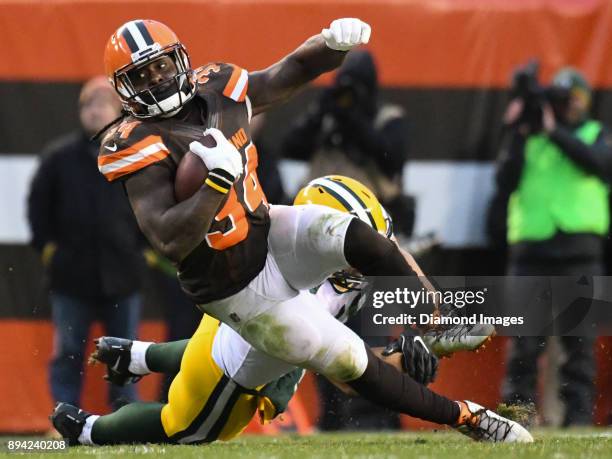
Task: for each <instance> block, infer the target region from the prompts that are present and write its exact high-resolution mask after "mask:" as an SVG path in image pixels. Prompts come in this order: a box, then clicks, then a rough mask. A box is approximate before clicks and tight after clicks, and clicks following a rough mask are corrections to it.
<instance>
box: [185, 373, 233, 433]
mask: <svg viewBox="0 0 612 459" xmlns="http://www.w3.org/2000/svg"><path fill="white" fill-rule="evenodd" d="M235 388H236V383H235V382H234V381H232V380H231V379H230V380H229V381H228V382H227V384H226V385H225V387H224V388H223V390H222V391H221V394H220V395H219V398H218V399H217V401H216V402H215V406H214V407H213V409H212V410H211V412H210V414H209V415H208V416H207V417H206V420H205V421H204V422H203V423H202V425H201V426H200V427H198V430H197V431H196V432H195V433H194V434H191V435H189V436H188V437H183V438H181V439H180V440H179V443H191V442H194V441H198V440H204V439H205V438H206V436H207V435H208V433H209V432H210V429H212V427H213V426H214V425H215V422H217V420H218V419H219V417H220V416H221V414H222V413H223V409H224V408H225V407H226V405H227V402H228V400H229V398H230V397H231V395H232V393H233V392H234V389H235Z"/></svg>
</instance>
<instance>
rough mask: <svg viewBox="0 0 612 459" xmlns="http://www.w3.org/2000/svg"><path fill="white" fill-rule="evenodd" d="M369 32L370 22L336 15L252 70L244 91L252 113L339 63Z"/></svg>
mask: <svg viewBox="0 0 612 459" xmlns="http://www.w3.org/2000/svg"><path fill="white" fill-rule="evenodd" d="M370 33H371V29H370V26H369V25H368V24H366V23H365V22H363V21H361V20H359V19H356V18H343V19H336V20H335V21H333V22H332V23H331V24H330V26H329V28H328V29H323V30H322V31H321V33H320V34H319V35H315V36H314V37H311V38H309V39H308V40H306V41H305V42H304V43H303V44H302V45H301V46H300V47H299V48H297V49H296V50H295V51H293V52H292V53H291V54H289V55H288V56H286V57H284V58H283V59H282V60H280V61H279V62H277V63H275V64H273V65H271V66H270V67H268V68H267V69H265V70H259V71H255V72H251V73H250V74H249V89H248V91H247V94H248V96H249V99H250V100H251V104H252V106H253V113H254V114H257V113H260V112H263V111H265V110H267V109H268V108H270V107H272V106H274V105H276V104H279V103H282V102H284V101H286V100H287V99H288V98H289V97H291V96H292V95H293V94H294V93H295V92H296V91H297V90H299V89H300V88H301V87H302V86H304V85H305V84H306V83H308V82H310V81H312V80H314V79H315V78H317V77H318V76H319V75H321V74H323V73H325V72H329V71H330V70H333V69H335V68H337V67H339V66H340V64H342V61H343V60H344V57H345V56H346V52H347V51H349V50H350V49H352V48H354V47H355V46H359V45H362V44H366V43H368V41H369V40H370Z"/></svg>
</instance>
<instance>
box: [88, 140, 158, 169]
mask: <svg viewBox="0 0 612 459" xmlns="http://www.w3.org/2000/svg"><path fill="white" fill-rule="evenodd" d="M156 143H163V142H162V139H161V137H160V136H158V135H149V136H147V137H145V138H144V139H142V140H139V141H138V142H136V143H135V144H133V145H130V146H129V147H127V148H125V149H124V150H120V151H118V152H116V153H111V154H109V155H104V156H99V157H98V166H104V165H105V164H110V163H114V162H115V161H117V160H120V159H123V158H125V157H128V156H131V155H133V154H134V153H137V152H139V151H140V150H143V149H145V148H147V147H148V146H151V145H154V144H156Z"/></svg>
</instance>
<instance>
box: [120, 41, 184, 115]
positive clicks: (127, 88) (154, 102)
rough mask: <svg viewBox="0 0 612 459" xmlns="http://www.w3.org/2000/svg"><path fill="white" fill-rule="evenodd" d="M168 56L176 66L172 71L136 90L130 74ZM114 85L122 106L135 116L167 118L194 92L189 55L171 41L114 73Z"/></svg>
mask: <svg viewBox="0 0 612 459" xmlns="http://www.w3.org/2000/svg"><path fill="white" fill-rule="evenodd" d="M163 56H168V57H170V59H172V61H173V62H174V65H175V66H176V73H175V75H174V76H172V77H171V78H169V79H166V80H164V81H162V82H160V83H157V84H155V85H151V86H149V87H147V88H145V89H142V90H139V91H138V90H136V89H135V87H134V84H133V82H132V79H131V78H130V73H132V72H134V71H137V70H138V69H141V68H143V67H144V66H147V65H149V64H151V63H152V62H154V61H156V60H157V59H159V58H161V57H163ZM114 83H115V87H116V89H117V92H118V93H119V95H120V96H121V99H122V102H123V106H124V108H125V109H126V110H127V111H129V112H130V113H131V114H132V115H134V116H135V117H137V118H151V117H154V116H163V117H168V116H172V115H174V114H176V113H177V112H178V111H179V110H180V109H181V108H182V107H183V105H185V103H187V102H188V101H189V100H191V99H192V98H193V96H194V95H195V92H196V83H195V78H194V72H193V70H192V69H191V65H190V62H189V56H188V55H187V52H186V51H185V49H184V48H183V46H182V45H181V44H174V45H171V46H168V47H166V48H164V49H161V50H159V51H158V52H156V53H152V54H150V55H148V56H146V57H145V58H144V59H141V60H139V61H138V62H136V63H133V64H130V65H127V66H125V67H123V68H122V69H120V70H118V71H117V72H115V81H114Z"/></svg>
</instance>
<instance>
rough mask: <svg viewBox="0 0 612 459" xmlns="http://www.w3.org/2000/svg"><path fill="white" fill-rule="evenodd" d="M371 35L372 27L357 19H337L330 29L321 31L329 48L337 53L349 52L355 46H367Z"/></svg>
mask: <svg viewBox="0 0 612 459" xmlns="http://www.w3.org/2000/svg"><path fill="white" fill-rule="evenodd" d="M371 33H372V29H371V27H370V26H369V25H368V24H367V23H365V22H363V21H361V20H359V19H357V18H342V19H336V20H335V21H333V22H332V23H331V24H330V26H329V29H323V30H322V31H321V35H322V36H323V39H324V40H325V44H326V45H327V47H328V48H331V49H335V50H337V51H348V50H350V49H352V48H354V47H355V46H359V45H365V44H366V43H368V41H370V34H371Z"/></svg>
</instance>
